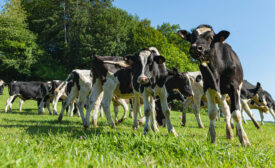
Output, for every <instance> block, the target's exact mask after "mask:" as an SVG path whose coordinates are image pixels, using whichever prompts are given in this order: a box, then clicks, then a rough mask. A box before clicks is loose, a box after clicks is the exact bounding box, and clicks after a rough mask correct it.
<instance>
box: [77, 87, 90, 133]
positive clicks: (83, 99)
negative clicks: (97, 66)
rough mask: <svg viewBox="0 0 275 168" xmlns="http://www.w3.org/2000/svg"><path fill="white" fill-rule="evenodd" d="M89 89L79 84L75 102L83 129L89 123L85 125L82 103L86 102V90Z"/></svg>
mask: <svg viewBox="0 0 275 168" xmlns="http://www.w3.org/2000/svg"><path fill="white" fill-rule="evenodd" d="M89 90H90V89H89V88H88V87H85V86H81V87H80V91H79V97H78V102H77V106H78V108H79V112H80V117H81V120H82V123H83V126H84V128H85V129H86V128H88V127H89V125H88V127H87V123H88V122H87V121H86V118H85V116H84V105H85V103H86V102H87V92H89ZM89 115H90V114H89ZM86 116H87V112H86ZM88 119H89V118H88Z"/></svg>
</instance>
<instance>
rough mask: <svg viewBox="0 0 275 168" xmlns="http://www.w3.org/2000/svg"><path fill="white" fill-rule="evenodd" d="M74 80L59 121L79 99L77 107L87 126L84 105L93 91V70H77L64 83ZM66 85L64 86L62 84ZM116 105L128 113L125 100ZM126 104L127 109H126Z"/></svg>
mask: <svg viewBox="0 0 275 168" xmlns="http://www.w3.org/2000/svg"><path fill="white" fill-rule="evenodd" d="M71 78H72V80H73V87H72V89H71V92H70V94H69V95H68V97H67V98H66V99H65V100H64V102H63V106H62V109H61V112H60V114H59V118H58V121H59V122H61V121H62V118H63V113H64V110H65V109H66V108H67V107H68V105H69V104H70V103H71V102H73V100H75V99H77V106H78V108H79V111H80V116H81V119H82V122H83V124H85V123H86V122H85V117H84V105H85V104H86V101H87V96H88V95H89V94H90V92H91V89H92V79H93V78H92V76H91V70H80V69H76V70H73V71H72V72H71V73H70V74H69V75H68V77H67V79H66V80H65V81H64V83H65V82H67V81H68V80H69V79H71ZM61 85H64V84H61ZM114 104H115V105H117V106H118V104H120V105H122V106H123V108H124V109H125V110H126V111H127V110H128V107H127V104H126V102H125V101H124V100H117V99H116V103H114ZM125 104H126V107H125ZM99 105H100V102H99V103H98V104H97V106H96V108H95V110H96V111H98V109H99ZM117 109H118V108H115V112H116V113H117V111H116V110H117Z"/></svg>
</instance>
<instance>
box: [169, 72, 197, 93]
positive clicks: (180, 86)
mask: <svg viewBox="0 0 275 168" xmlns="http://www.w3.org/2000/svg"><path fill="white" fill-rule="evenodd" d="M172 72H173V76H172V78H170V79H169V82H168V81H167V83H166V84H169V85H171V87H172V88H175V89H177V90H179V91H180V93H181V94H183V95H184V96H186V97H189V96H193V95H194V93H193V90H192V86H191V81H190V78H189V76H188V74H187V73H181V72H179V71H178V70H177V69H176V68H173V71H172ZM168 87H169V86H167V88H168Z"/></svg>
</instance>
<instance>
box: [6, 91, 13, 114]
mask: <svg viewBox="0 0 275 168" xmlns="http://www.w3.org/2000/svg"><path fill="white" fill-rule="evenodd" d="M13 99H15V95H13V96H10V97H9V98H8V100H7V104H6V107H5V113H6V112H7V111H8V107H10V105H11V104H12V101H13ZM10 112H12V111H11V109H10Z"/></svg>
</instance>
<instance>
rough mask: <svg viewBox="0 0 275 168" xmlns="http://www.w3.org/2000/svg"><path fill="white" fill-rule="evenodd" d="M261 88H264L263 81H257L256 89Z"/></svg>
mask: <svg viewBox="0 0 275 168" xmlns="http://www.w3.org/2000/svg"><path fill="white" fill-rule="evenodd" d="M261 88H262V86H261V83H260V82H257V85H256V89H257V90H260V89H261Z"/></svg>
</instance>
